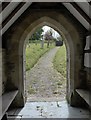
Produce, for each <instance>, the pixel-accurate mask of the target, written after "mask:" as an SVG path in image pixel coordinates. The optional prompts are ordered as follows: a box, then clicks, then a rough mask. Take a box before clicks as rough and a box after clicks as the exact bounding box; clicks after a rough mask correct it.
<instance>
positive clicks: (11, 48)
mask: <svg viewBox="0 0 91 120" xmlns="http://www.w3.org/2000/svg"><path fill="white" fill-rule="evenodd" d="M30 11H31V12H30V14H29V13H27V14H26V15H25V17H23V18H21V19H20V21H17V22H16V23H15V24H14V25H13V26H12V27H11V29H10V31H8V32H7V33H6V36H7V46H8V47H7V56H8V59H7V63H9V64H8V65H7V69H8V85H9V84H12V86H13V87H16V88H18V90H19V93H18V95H17V97H16V99H15V101H14V104H15V105H16V106H18V107H19V106H24V104H25V101H26V95H25V88H24V84H25V80H26V78H25V66H24V64H25V63H24V62H25V61H24V60H25V58H24V56H25V55H24V54H25V43H26V40H27V39H28V38H29V36H31V35H32V33H34V31H35V30H36V28H37V27H40V26H43V25H48V26H50V27H52V28H53V29H55V30H56V31H58V32H59V33H60V34H61V35H62V36H63V37H64V41H65V45H66V49H67V94H66V96H67V100H68V102H69V103H70V104H71V105H75V106H76V105H78V104H80V103H81V101H80V100H79V101H78V96H77V94H76V92H75V89H76V88H79V87H80V81H79V71H80V70H81V68H82V67H83V60H82V58H83V55H82V53H83V40H84V36H82V35H81V34H80V33H79V31H81V32H84V31H85V29H84V28H83V27H82V26H81V25H80V24H79V23H78V22H77V21H76V19H75V18H73V16H72V15H71V14H70V15H69V16H68V15H67V17H66V16H65V15H64V14H63V13H62V12H59V11H56V12H55V11H54V10H51V11H46V10H42V11H41V10H38V11H36V10H35V11H34V10H30ZM65 12H66V11H65ZM70 17H71V18H70ZM72 20H73V21H74V23H75V24H74V23H73V22H72ZM11 32H12V34H11ZM10 88H11V89H12V87H10Z"/></svg>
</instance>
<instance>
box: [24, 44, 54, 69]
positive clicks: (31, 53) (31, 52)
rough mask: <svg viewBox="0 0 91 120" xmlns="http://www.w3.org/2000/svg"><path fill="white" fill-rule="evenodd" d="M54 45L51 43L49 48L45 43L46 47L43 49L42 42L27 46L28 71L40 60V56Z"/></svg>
mask: <svg viewBox="0 0 91 120" xmlns="http://www.w3.org/2000/svg"><path fill="white" fill-rule="evenodd" d="M53 47H54V45H51V46H50V47H49V48H47V47H46V43H45V44H44V48H43V49H41V46H40V44H39V43H38V44H37V45H35V44H34V43H31V44H30V47H28V46H27V47H26V71H28V70H30V69H31V68H32V67H33V66H34V65H35V64H36V63H37V61H38V60H39V58H40V57H41V56H42V55H43V54H44V53H45V52H47V51H48V50H50V49H51V48H53Z"/></svg>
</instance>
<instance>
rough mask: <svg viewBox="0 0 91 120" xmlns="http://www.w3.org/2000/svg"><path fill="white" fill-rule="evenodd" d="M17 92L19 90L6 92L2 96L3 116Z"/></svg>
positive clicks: (0, 97)
mask: <svg viewBox="0 0 91 120" xmlns="http://www.w3.org/2000/svg"><path fill="white" fill-rule="evenodd" d="M17 93H18V90H14V91H10V92H7V93H4V94H3V95H2V96H0V101H2V116H1V117H3V116H4V114H5V113H6V111H7V110H8V108H9V106H10V105H11V103H12V101H13V100H14V98H15V97H16V95H17Z"/></svg>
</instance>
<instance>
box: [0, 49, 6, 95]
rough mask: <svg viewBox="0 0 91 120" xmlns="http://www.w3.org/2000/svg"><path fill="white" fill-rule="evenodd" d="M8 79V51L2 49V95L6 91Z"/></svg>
mask: <svg viewBox="0 0 91 120" xmlns="http://www.w3.org/2000/svg"><path fill="white" fill-rule="evenodd" d="M6 81H7V75H6V51H5V49H0V96H1V95H2V94H3V93H4V92H5V88H6Z"/></svg>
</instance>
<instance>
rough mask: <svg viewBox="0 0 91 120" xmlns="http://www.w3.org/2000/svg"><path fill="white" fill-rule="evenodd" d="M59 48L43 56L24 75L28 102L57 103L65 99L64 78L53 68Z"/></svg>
mask: <svg viewBox="0 0 91 120" xmlns="http://www.w3.org/2000/svg"><path fill="white" fill-rule="evenodd" d="M58 49H59V47H55V48H53V49H51V50H50V51H49V52H47V53H46V54H44V55H43V56H42V57H41V58H40V59H39V61H38V62H37V64H35V66H34V67H33V68H32V69H31V71H29V72H27V74H26V79H27V80H26V81H27V83H26V88H27V94H28V95H27V96H28V101H59V100H64V99H65V93H66V82H65V78H64V77H63V76H62V75H61V74H60V73H59V72H57V70H55V69H54V68H53V63H52V62H53V58H54V56H55V54H56V52H57V50H58Z"/></svg>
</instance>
